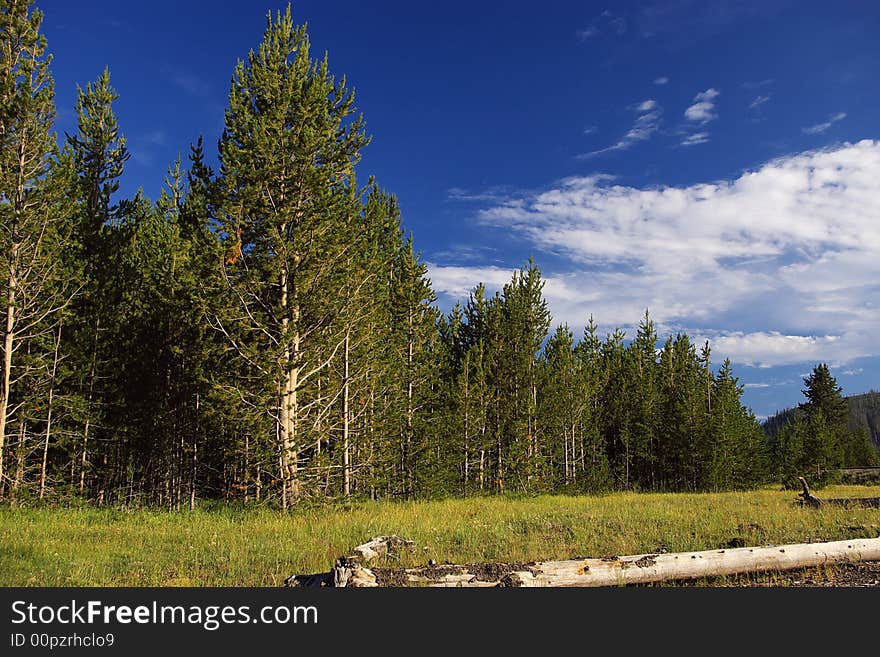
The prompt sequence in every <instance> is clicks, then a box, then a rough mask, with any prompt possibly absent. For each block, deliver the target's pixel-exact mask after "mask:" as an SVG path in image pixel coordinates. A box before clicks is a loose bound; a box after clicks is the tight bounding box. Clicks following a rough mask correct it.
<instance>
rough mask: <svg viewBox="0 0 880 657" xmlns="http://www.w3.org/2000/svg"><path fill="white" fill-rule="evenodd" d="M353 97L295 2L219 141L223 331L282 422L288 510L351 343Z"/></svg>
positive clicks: (242, 68)
mask: <svg viewBox="0 0 880 657" xmlns="http://www.w3.org/2000/svg"><path fill="white" fill-rule="evenodd" d="M353 100H354V99H353V94H352V92H351V91H350V90H349V89H348V88H347V86H346V84H345V80H344V79H343V80H340V81H337V80H335V79H334V78H333V77H332V76H331V74H330V71H329V65H328V62H327V58H326V56H325V57H324V59H323V60H321V61H319V62H316V61H313V60H312V59H311V58H310V55H309V39H308V35H307V33H306V30H305V28H304V27H296V26H294V24H293V20H292V18H291V13H290V7H288V8H287V11H286V12H284V13H283V14H282V13H279V14H278V15H277V16H276V17H275V18H274V19H273V17H272V15H271V14H270V15H269V17H268V19H267V26H266V31H265V34H264V38H263V42H262V43H261V44H260V47H259V50H258V51H257V52H253V51H252V52H251V53H250V54H249V55H248V57H247V61H240V62H239V63H238V65H237V66H236V70H235V75H234V79H233V83H232V89H231V91H230V95H229V108H228V110H227V112H226V128H225V130H224V133H223V136H222V138H221V140H220V160H221V172H220V177H221V187H222V201H221V205H222V214H221V216H220V222H221V227H222V230H223V232H224V233H225V234H226V240H227V245H228V247H227V253H226V256H225V257H224V259H223V261H222V262H221V263H220V264H221V267H222V268H223V272H224V276H225V278H226V280H227V283H228V287H229V294H230V295H231V296H232V297H233V298H234V299H235V301H236V305H237V307H238V310H239V312H238V314H237V316H233V317H226V318H219V317H218V318H215V326H216V328H218V329H219V330H221V331H222V332H224V334H225V335H226V336H227V338H228V340H229V343H230V345H231V346H232V348H233V349H234V350H235V352H236V354H237V356H238V357H239V359H240V363H241V367H242V368H243V369H245V368H246V369H248V370H249V371H250V376H251V380H252V383H251V389H250V390H242V391H240V392H241V393H242V394H243V395H245V396H247V397H249V402H248V403H251V404H254V405H256V406H258V407H263V408H264V411H265V413H267V414H268V415H269V416H270V417H272V418H273V421H274V424H275V427H276V430H277V436H278V442H279V453H280V461H281V467H280V479H281V487H282V499H283V502H284V503H285V505H286V504H288V503H292V502H294V501H295V500H296V499H297V498H298V497H299V496H300V494H301V492H302V489H301V474H300V469H301V465H302V463H301V453H300V452H301V450H302V449H303V448H304V446H305V445H306V443H307V441H306V435H305V432H306V430H307V427H308V424H309V419H308V418H309V417H310V416H313V415H314V414H315V413H319V412H320V411H321V404H320V401H319V400H318V399H317V398H314V397H312V398H308V397H305V398H304V395H305V394H306V390H305V389H306V387H307V386H310V385H313V383H314V380H315V378H316V377H317V376H319V375H320V374H321V373H322V372H324V371H325V370H326V369H327V368H328V367H329V365H330V363H331V362H332V361H333V359H334V358H335V357H336V356H337V354H339V353H340V351H341V350H342V349H343V347H344V343H345V337H344V335H342V336H340V335H339V333H338V332H334V331H333V330H332V327H334V326H335V325H336V324H337V323H336V318H338V316H339V314H340V312H341V308H340V306H341V305H344V304H345V303H346V300H345V298H344V296H343V295H342V294H341V291H342V287H343V286H344V282H343V281H344V276H341V275H340V271H339V268H340V267H342V266H344V262H345V259H344V254H345V251H346V248H347V246H346V245H347V240H346V238H347V236H348V232H349V231H350V230H351V225H350V222H351V220H352V218H353V217H355V216H356V214H357V207H356V206H357V204H358V203H359V201H358V199H357V198H356V196H355V195H353V194H352V193H351V192H350V187H351V186H352V184H353V167H354V164H355V163H356V162H357V161H358V159H359V154H360V149H361V148H362V147H363V146H365V145H366V144H367V143H368V139H367V137H366V135H365V134H364V129H363V123H362V121H361V119H360V118H354V119H352V118H351V117H352V114H353V112H354V107H353ZM328 341H330V343H329V344H328V343H327V342H328Z"/></svg>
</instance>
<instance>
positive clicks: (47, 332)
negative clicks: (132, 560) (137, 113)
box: [0, 0, 71, 496]
mask: <svg viewBox="0 0 880 657" xmlns="http://www.w3.org/2000/svg"><path fill="white" fill-rule="evenodd" d="M41 22H42V14H41V13H40V12H39V11H38V10H33V11H30V3H28V2H24V1H23V0H4V1H3V2H2V3H0V270H2V271H3V275H2V277H0V293H2V295H3V299H4V301H5V303H4V310H3V314H4V322H3V343H2V373H0V496H2V495H3V494H4V491H5V490H6V482H7V478H8V477H7V474H6V472H5V467H4V466H5V456H6V442H7V439H8V437H9V436H10V434H11V429H12V427H13V425H14V424H17V425H18V427H17V432H18V435H19V437H20V438H19V446H20V447H21V441H22V439H23V438H24V437H25V433H26V432H27V430H28V426H27V425H28V421H29V420H30V421H33V420H34V418H33V417H30V418H28V417H27V412H28V408H30V409H31V411H32V412H34V413H39V414H40V415H43V411H42V410H39V409H38V407H36V406H35V405H34V403H33V397H32V395H29V394H28V392H29V391H30V392H31V393H37V394H38V395H39V394H41V393H45V392H47V390H46V388H45V387H43V386H41V385H40V384H39V382H40V381H45V378H44V377H45V374H44V373H43V372H45V371H46V370H45V369H44V368H43V366H42V364H41V362H40V361H42V360H44V359H48V360H49V361H50V362H51V363H52V366H51V368H54V369H55V373H57V367H56V366H57V362H58V359H57V357H56V356H57V354H55V353H54V343H55V336H56V335H57V333H58V330H59V329H58V327H59V322H60V317H61V311H62V310H63V309H64V308H65V307H66V306H67V304H68V303H69V299H70V296H71V294H70V291H69V286H68V285H67V284H65V282H64V279H63V276H62V275H61V274H60V272H58V271H57V270H58V269H59V268H60V263H59V254H60V252H61V250H62V247H63V245H64V242H66V240H67V235H66V228H65V221H66V214H65V205H66V202H65V199H64V197H63V194H62V193H60V190H62V189H63V177H64V170H63V165H62V164H59V163H58V161H57V158H56V151H57V149H56V146H55V136H54V134H53V133H52V132H51V130H52V125H53V121H54V119H55V105H54V84H53V80H52V77H51V75H50V73H49V64H50V61H51V57H49V56H48V55H47V54H46V40H45V37H44V36H43V35H42V34H40V26H41ZM47 343H48V344H47ZM51 368H50V369H49V371H50V372H51V371H52V369H51ZM41 370H42V371H41ZM50 378H52V379H54V377H51V375H50ZM41 387H42V390H41ZM54 387H55V381H54V380H51V381H50V382H49V384H48V390H54ZM29 398H30V400H31V401H28V399H29ZM16 412H18V419H17V420H16V418H15V415H16ZM41 419H42V420H45V416H44V417H43V418H41ZM49 435H50V434H49V430H47V433H46V441H48V440H49ZM44 454H46V452H45V451H44ZM19 457H21V458H23V455H22V453H21V451H19ZM17 460H19V459H18V457H17ZM45 462H46V459H45V456H44V458H43V463H44V464H45ZM19 463H21V461H20V460H19ZM45 471H46V467H45V465H44V466H43V467H42V472H41V489H42V488H44V486H45Z"/></svg>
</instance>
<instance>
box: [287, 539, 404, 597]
mask: <svg viewBox="0 0 880 657" xmlns="http://www.w3.org/2000/svg"><path fill="white" fill-rule="evenodd" d="M414 546H415V544H414V543H413V542H412V541H407V540H406V539H403V538H400V537H399V536H396V535H392V536H377V537H375V538H372V539H370V540H369V541H367V542H366V543H363V544H361V545H358V546H357V547H355V548H354V549H353V550H352V552H353V553H354V555H353V556H345V557H339V559H337V560H336V564H335V565H334V566H333V570H331V571H330V572H327V573H316V574H313V575H291V576H290V577H288V578H287V579H286V580H284V585H285V586H288V587H308V588H311V587H320V586H333V587H373V586H379V584H378V583H377V580H376V575H375V574H374V573H373V572H372V571H371V570H370V569H369V568H365V567H364V566H363V565H362V564H364V563H369V562H370V561H375V560H378V559H381V558H387V557H392V558H397V557H398V555H399V554H400V552H401V551H402V550H403V549H412V548H413V547H414Z"/></svg>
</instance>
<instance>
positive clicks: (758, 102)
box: [749, 96, 770, 109]
mask: <svg viewBox="0 0 880 657" xmlns="http://www.w3.org/2000/svg"><path fill="white" fill-rule="evenodd" d="M768 100H770V96H758V97H757V98H755V100H753V101H752V102H751V103H749V109H757V108H758V107H760V106H761V105H763V104H764V103H766V102H767V101H768Z"/></svg>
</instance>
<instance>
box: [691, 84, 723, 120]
mask: <svg viewBox="0 0 880 657" xmlns="http://www.w3.org/2000/svg"><path fill="white" fill-rule="evenodd" d="M719 95H720V92H719V91H718V90H717V89H712V88H709V89H706V91H701V92H700V93H698V94H697V95H696V96H694V104H693V105H691V106H690V107H688V108H687V109H686V110H685V111H684V117H685V118H686V119H687V120H688V121H693V122H694V123H700V124H702V123H708V122H709V121H714V120H715V119H717V118H718V115H717V114H716V113H715V99H716V98H718V96H719Z"/></svg>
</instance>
